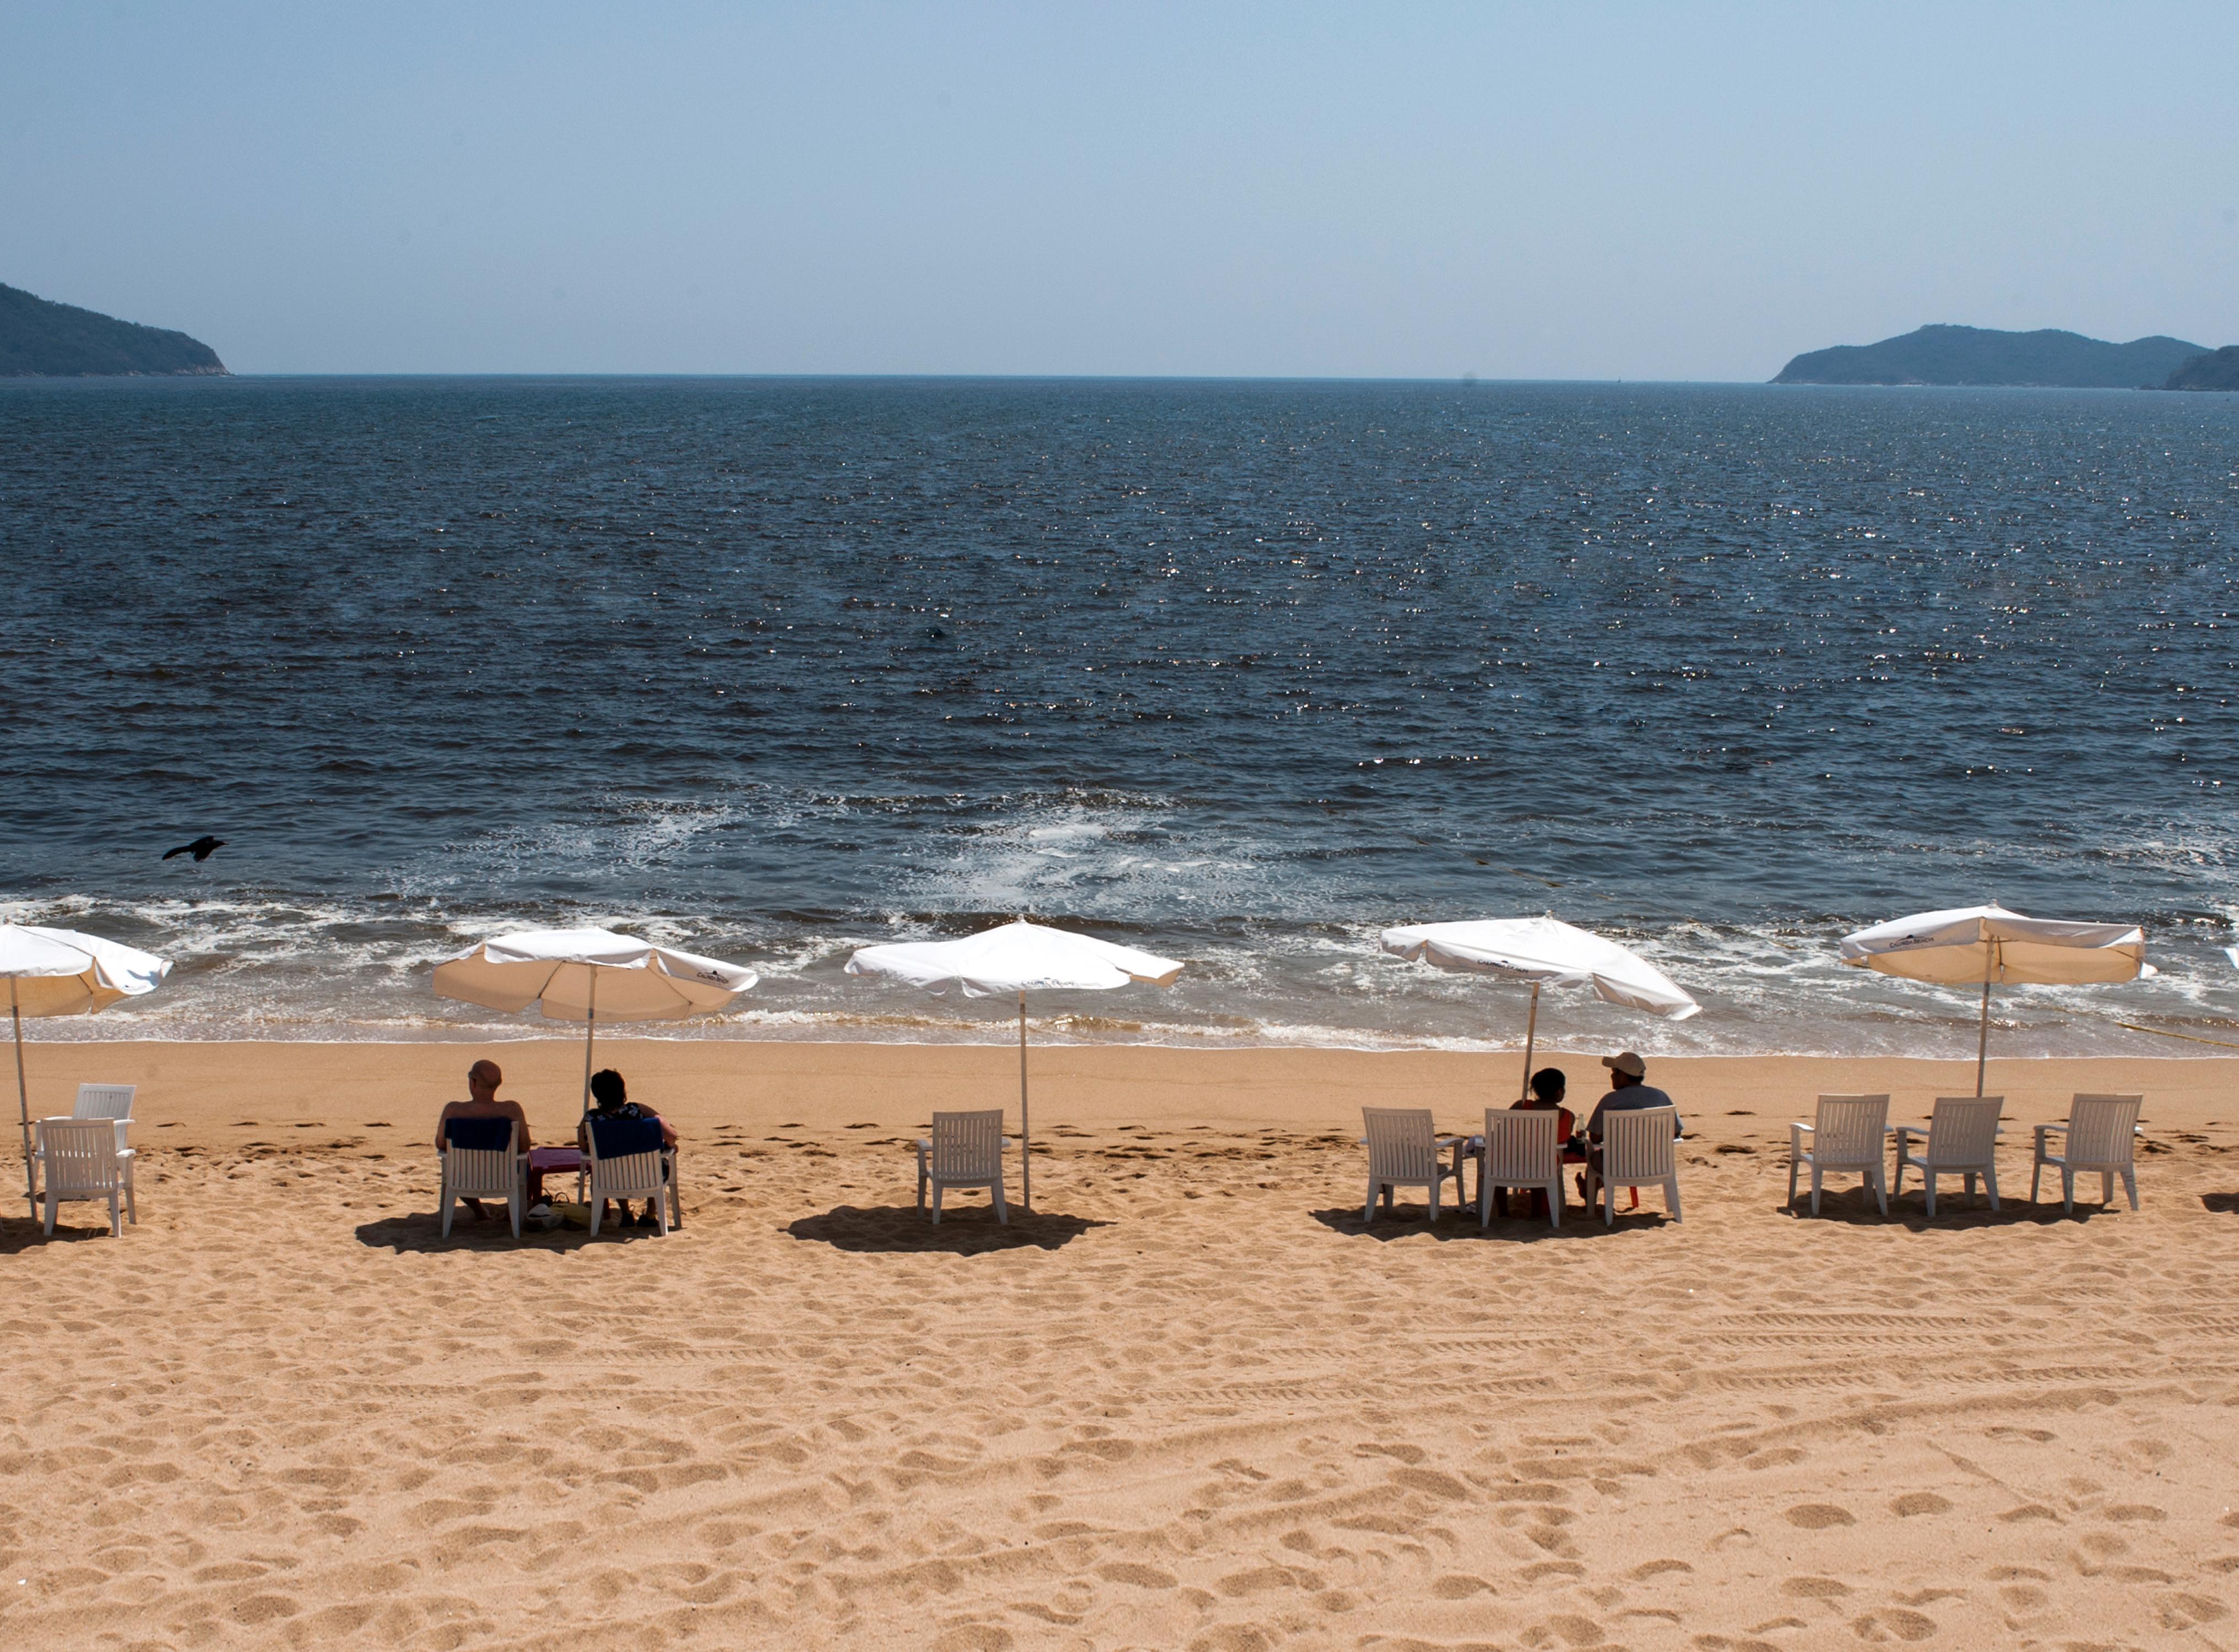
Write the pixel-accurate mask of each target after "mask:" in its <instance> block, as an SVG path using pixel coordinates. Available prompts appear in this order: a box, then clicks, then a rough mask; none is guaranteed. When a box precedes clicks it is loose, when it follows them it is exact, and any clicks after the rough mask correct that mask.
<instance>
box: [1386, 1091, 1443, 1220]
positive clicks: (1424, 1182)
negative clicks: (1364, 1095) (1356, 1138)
mask: <svg viewBox="0 0 2239 1652" xmlns="http://www.w3.org/2000/svg"><path fill="white" fill-rule="evenodd" d="M1360 1117H1361V1120H1362V1123H1363V1125H1365V1127H1366V1130H1367V1134H1366V1135H1365V1137H1364V1138H1362V1139H1363V1141H1364V1142H1365V1144H1366V1146H1367V1148H1368V1202H1367V1204H1365V1205H1363V1206H1362V1207H1361V1211H1360V1219H1361V1220H1362V1221H1364V1222H1373V1221H1374V1220H1375V1219H1376V1195H1377V1193H1378V1192H1379V1191H1381V1192H1382V1193H1383V1195H1384V1208H1385V1210H1387V1211H1388V1210H1390V1209H1391V1208H1392V1189H1393V1188H1395V1187H1420V1188H1425V1189H1427V1190H1428V1192H1429V1203H1430V1206H1431V1220H1432V1221H1433V1222H1435V1221H1437V1220H1438V1184H1440V1183H1441V1182H1444V1181H1445V1180H1446V1179H1447V1178H1449V1177H1451V1178H1453V1184H1454V1201H1455V1203H1457V1204H1459V1203H1461V1202H1462V1156H1461V1151H1460V1149H1461V1147H1462V1144H1463V1142H1462V1138H1460V1137H1459V1136H1441V1135H1439V1134H1438V1131H1436V1130H1435V1129H1434V1128H1433V1127H1432V1124H1431V1110H1430V1109H1429V1108H1428V1107H1363V1108H1362V1109H1361V1110H1360ZM1448 1148H1452V1149H1454V1150H1455V1151H1454V1160H1453V1163H1452V1164H1442V1163H1440V1162H1439V1159H1438V1155H1439V1154H1440V1153H1442V1152H1444V1151H1445V1150H1446V1149H1448Z"/></svg>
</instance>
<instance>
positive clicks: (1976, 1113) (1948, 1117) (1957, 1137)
mask: <svg viewBox="0 0 2239 1652" xmlns="http://www.w3.org/2000/svg"><path fill="white" fill-rule="evenodd" d="M2005 1110H2006V1098H2004V1097H2003V1096H1938V1097H1937V1098H1936V1111H1934V1112H1932V1113H1930V1115H1929V1118H1928V1147H1927V1151H1924V1152H1923V1154H1922V1155H1921V1157H1922V1158H1923V1159H1925V1160H1926V1161H1927V1163H1928V1164H1929V1166H1930V1169H1937V1168H1941V1167H1942V1166H1943V1165H1946V1164H1949V1165H1950V1166H1951V1167H1952V1168H1954V1169H1955V1170H1956V1169H1962V1168H1966V1167H1970V1166H1974V1165H1979V1164H1989V1163H1990V1162H1991V1160H1992V1159H1994V1158H1996V1156H1997V1151H1998V1115H1999V1114H2001V1113H2003V1111H2005Z"/></svg>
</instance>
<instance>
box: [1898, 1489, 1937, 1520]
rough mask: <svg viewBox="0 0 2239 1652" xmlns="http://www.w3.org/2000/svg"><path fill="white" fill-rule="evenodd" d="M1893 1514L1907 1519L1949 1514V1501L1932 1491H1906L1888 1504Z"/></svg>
mask: <svg viewBox="0 0 2239 1652" xmlns="http://www.w3.org/2000/svg"><path fill="white" fill-rule="evenodd" d="M1890 1510H1891V1511H1892V1512H1893V1513H1896V1514H1898V1515H1902V1516H1905V1517H1907V1518H1908V1519H1909V1518H1910V1517H1911V1516H1914V1515H1943V1514H1949V1513H1950V1512H1951V1499H1950V1498H1949V1497H1939V1496H1937V1495H1936V1494H1935V1493H1934V1492H1932V1491H1908V1492H1906V1493H1905V1494H1904V1496H1902V1497H1899V1498H1898V1499H1897V1501H1896V1502H1894V1503H1891V1504H1890Z"/></svg>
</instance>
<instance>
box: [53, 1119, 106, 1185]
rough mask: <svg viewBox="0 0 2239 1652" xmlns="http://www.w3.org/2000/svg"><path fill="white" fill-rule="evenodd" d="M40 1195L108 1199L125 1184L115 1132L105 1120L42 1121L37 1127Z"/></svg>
mask: <svg viewBox="0 0 2239 1652" xmlns="http://www.w3.org/2000/svg"><path fill="white" fill-rule="evenodd" d="M38 1132H39V1154H40V1163H41V1164H42V1167H43V1171H44V1172H45V1179H44V1181H43V1183H42V1184H41V1187H40V1191H41V1193H42V1194H46V1193H49V1192H51V1193H52V1194H53V1195H54V1196H55V1198H58V1199H87V1198H109V1197H110V1195H111V1194H113V1193H115V1192H116V1191H117V1189H118V1188H120V1187H122V1186H123V1183H124V1161H123V1159H122V1158H119V1157H118V1156H117V1151H116V1126H115V1125H114V1124H112V1123H111V1122H110V1120H108V1119H106V1118H42V1119H41V1120H39V1124H38Z"/></svg>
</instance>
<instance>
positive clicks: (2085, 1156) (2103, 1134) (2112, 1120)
mask: <svg viewBox="0 0 2239 1652" xmlns="http://www.w3.org/2000/svg"><path fill="white" fill-rule="evenodd" d="M2144 1104H2145V1098H2144V1097H2143V1096H2091V1095H2082V1094H2079V1095H2078V1096H2077V1097H2076V1099H2075V1100H2074V1101H2073V1102H2071V1103H2070V1104H2069V1108H2068V1122H2067V1123H2066V1124H2064V1125H2037V1126H2036V1164H2035V1165H2034V1166H2033V1167H2032V1168H2031V1169H2030V1204H2036V1187H2037V1178H2039V1177H2041V1176H2043V1174H2044V1167H2045V1166H2046V1165H2048V1164H2050V1165H2051V1166H2053V1167H2054V1168H2055V1169H2056V1170H2057V1171H2059V1172H2060V1208H2061V1209H2062V1210H2063V1211H2065V1212H2067V1213H2068V1214H2069V1215H2071V1216H2072V1215H2074V1214H2075V1212H2076V1177H2077V1175H2078V1174H2087V1175H2088V1174H2089V1173H2090V1172H2091V1171H2097V1172H2098V1173H2099V1202H2100V1203H2101V1204H2113V1203H2114V1201H2115V1178H2116V1177H2117V1176H2119V1177H2121V1178H2123V1191H2125V1192H2126V1193H2128V1194H2129V1196H2130V1208H2131V1209H2132V1210H2134V1211H2135V1210H2136V1209H2137V1208H2138V1173H2137V1170H2136V1150H2137V1141H2138V1109H2139V1108H2140V1107H2141V1106H2143V1105H2144ZM2056 1132H2057V1133H2058V1134H2060V1135H2061V1136H2063V1138H2065V1139H2063V1141H2062V1143H2061V1151H2059V1152H2057V1153H2051V1152H2047V1151H2045V1139H2044V1138H2046V1137H2048V1136H2050V1135H2053V1134H2055V1133H2056Z"/></svg>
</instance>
